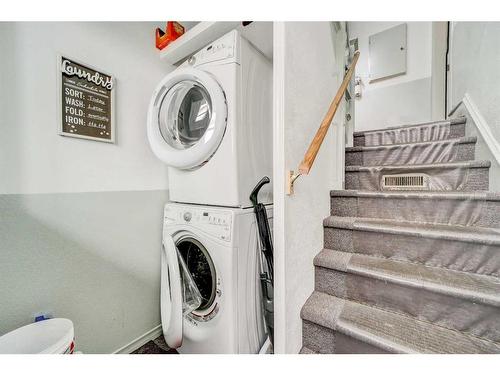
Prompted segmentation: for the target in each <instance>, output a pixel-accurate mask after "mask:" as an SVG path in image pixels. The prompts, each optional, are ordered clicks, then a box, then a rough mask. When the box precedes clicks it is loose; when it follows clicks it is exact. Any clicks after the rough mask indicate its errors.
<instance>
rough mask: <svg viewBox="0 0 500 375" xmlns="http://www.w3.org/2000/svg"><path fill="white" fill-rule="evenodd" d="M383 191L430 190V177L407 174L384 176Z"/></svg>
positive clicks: (420, 174) (421, 174)
mask: <svg viewBox="0 0 500 375" xmlns="http://www.w3.org/2000/svg"><path fill="white" fill-rule="evenodd" d="M382 189H383V190H429V176H427V175H426V174H423V173H406V174H393V175H384V176H382Z"/></svg>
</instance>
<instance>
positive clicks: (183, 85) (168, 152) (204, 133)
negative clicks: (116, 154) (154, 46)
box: [148, 68, 227, 169]
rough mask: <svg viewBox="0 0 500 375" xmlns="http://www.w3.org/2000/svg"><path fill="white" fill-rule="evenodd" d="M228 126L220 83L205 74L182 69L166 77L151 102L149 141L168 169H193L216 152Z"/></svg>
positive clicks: (195, 70) (194, 70)
mask: <svg viewBox="0 0 500 375" xmlns="http://www.w3.org/2000/svg"><path fill="white" fill-rule="evenodd" d="M226 123H227V104H226V100H225V96H224V92H223V91H222V89H221V87H220V86H219V84H218V83H217V81H216V80H215V79H214V78H213V77H212V76H211V75H210V74H209V73H206V72H204V71H201V70H198V69H194V68H179V69H177V70H175V71H174V72H172V73H171V74H169V75H167V76H166V77H165V78H164V79H163V80H162V81H161V82H160V84H159V85H158V87H157V88H156V90H155V93H154V94H153V97H152V99H151V103H150V106H149V113H148V139H149V143H150V145H151V148H152V150H153V152H154V153H155V155H156V156H157V157H158V158H159V159H160V160H162V161H164V162H165V163H166V164H168V165H169V166H172V167H175V168H178V169H194V168H197V167H199V166H201V165H203V164H204V163H206V162H207V161H208V160H210V158H211V157H212V155H213V154H214V153H215V151H217V148H218V147H219V145H220V143H221V141H222V138H223V137H224V132H225V130H226Z"/></svg>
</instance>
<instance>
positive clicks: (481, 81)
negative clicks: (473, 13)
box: [448, 22, 500, 192]
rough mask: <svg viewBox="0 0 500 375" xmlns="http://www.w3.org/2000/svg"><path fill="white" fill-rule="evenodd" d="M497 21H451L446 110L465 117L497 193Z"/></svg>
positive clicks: (499, 116)
mask: <svg viewBox="0 0 500 375" xmlns="http://www.w3.org/2000/svg"><path fill="white" fill-rule="evenodd" d="M499 46H500V22H452V23H451V35H450V72H449V73H450V74H449V82H448V83H449V86H448V88H449V103H450V108H449V109H450V110H451V109H453V108H455V107H456V106H457V105H458V104H460V102H461V101H463V102H462V103H461V104H460V106H459V107H458V110H457V111H456V112H455V113H454V114H453V116H460V115H464V116H466V117H467V123H468V125H467V127H466V132H467V134H466V135H467V136H475V137H477V138H478V140H477V144H476V159H478V160H489V161H491V168H490V191H495V192H500V106H499V105H498V103H499V101H500V90H499V86H500V71H499V69H498V67H499V65H500V47H499Z"/></svg>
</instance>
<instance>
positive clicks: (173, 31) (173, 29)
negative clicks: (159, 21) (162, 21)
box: [156, 21, 184, 50]
mask: <svg viewBox="0 0 500 375" xmlns="http://www.w3.org/2000/svg"><path fill="white" fill-rule="evenodd" d="M182 34H184V27H183V26H182V25H181V24H180V23H179V22H175V21H168V22H167V26H166V27H165V31H163V30H162V29H160V28H159V27H158V28H157V29H156V48H158V49H159V50H162V49H163V48H165V47H166V46H168V45H169V44H170V43H171V42H173V41H174V40H176V39H177V38H178V37H180V36H181V35H182Z"/></svg>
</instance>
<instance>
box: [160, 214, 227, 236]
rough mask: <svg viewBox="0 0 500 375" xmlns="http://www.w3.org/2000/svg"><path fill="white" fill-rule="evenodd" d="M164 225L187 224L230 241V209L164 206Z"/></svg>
mask: <svg viewBox="0 0 500 375" xmlns="http://www.w3.org/2000/svg"><path fill="white" fill-rule="evenodd" d="M164 220H165V225H175V224H179V225H180V224H189V226H190V227H193V228H197V229H199V230H202V231H203V232H205V233H207V234H209V235H211V236H215V237H217V238H219V239H221V240H224V241H228V242H229V241H231V227H232V214H231V212H230V211H221V210H211V209H209V208H196V207H187V206H169V205H167V206H165V212H164Z"/></svg>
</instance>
